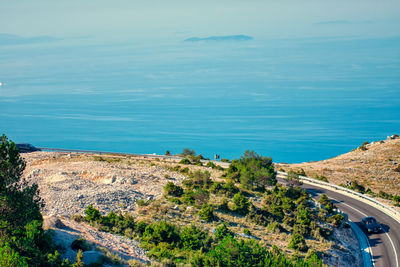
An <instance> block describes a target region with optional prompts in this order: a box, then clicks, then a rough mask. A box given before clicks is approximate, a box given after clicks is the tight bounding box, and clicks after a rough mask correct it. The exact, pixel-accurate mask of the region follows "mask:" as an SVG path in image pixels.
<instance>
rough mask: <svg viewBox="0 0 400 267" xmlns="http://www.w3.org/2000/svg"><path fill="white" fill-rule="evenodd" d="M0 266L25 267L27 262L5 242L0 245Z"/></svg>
mask: <svg viewBox="0 0 400 267" xmlns="http://www.w3.org/2000/svg"><path fill="white" fill-rule="evenodd" d="M0 266H15V267H25V266H26V267H27V266H28V263H27V262H26V259H25V258H24V257H21V256H20V255H19V253H18V252H16V251H15V250H13V249H12V248H11V247H10V244H8V243H6V244H4V245H3V246H1V247H0Z"/></svg>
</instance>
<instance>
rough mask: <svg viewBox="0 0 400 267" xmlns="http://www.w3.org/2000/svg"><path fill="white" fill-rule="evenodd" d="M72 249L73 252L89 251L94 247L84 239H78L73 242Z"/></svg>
mask: <svg viewBox="0 0 400 267" xmlns="http://www.w3.org/2000/svg"><path fill="white" fill-rule="evenodd" d="M71 248H72V249H73V250H82V251H88V250H90V249H91V248H92V246H91V245H90V244H89V243H88V242H87V241H86V240H85V239H84V238H78V239H75V240H74V241H72V243H71Z"/></svg>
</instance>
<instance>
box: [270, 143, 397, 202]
mask: <svg viewBox="0 0 400 267" xmlns="http://www.w3.org/2000/svg"><path fill="white" fill-rule="evenodd" d="M365 148H366V150H363V149H356V150H354V151H351V152H349V153H346V154H343V155H340V156H337V157H335V158H331V159H327V160H322V161H317V162H307V163H301V164H277V165H276V167H277V169H280V168H283V169H285V170H288V169H292V168H302V169H304V171H305V172H306V174H307V176H309V177H316V176H317V175H318V176H326V177H327V178H328V180H329V182H331V183H334V184H346V181H352V180H357V181H358V182H359V183H361V184H364V185H365V186H366V187H369V188H371V190H372V191H374V192H376V193H378V192H379V191H384V192H387V193H391V194H399V192H400V172H399V171H397V168H399V166H400V139H394V140H385V141H381V142H374V143H372V144H368V145H366V146H365Z"/></svg>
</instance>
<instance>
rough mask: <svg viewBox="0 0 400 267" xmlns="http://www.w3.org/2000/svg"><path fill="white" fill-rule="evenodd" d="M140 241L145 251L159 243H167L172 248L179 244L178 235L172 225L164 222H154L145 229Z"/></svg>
mask: <svg viewBox="0 0 400 267" xmlns="http://www.w3.org/2000/svg"><path fill="white" fill-rule="evenodd" d="M142 241H143V242H144V245H145V248H147V249H148V248H152V247H154V246H155V245H158V244H159V243H168V244H170V245H171V246H172V247H174V246H176V245H177V244H178V243H179V233H178V231H177V228H176V227H175V226H174V225H173V224H170V223H167V222H165V221H160V222H155V223H153V224H150V225H148V226H147V227H146V230H145V231H144V233H143V236H142Z"/></svg>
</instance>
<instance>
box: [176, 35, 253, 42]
mask: <svg viewBox="0 0 400 267" xmlns="http://www.w3.org/2000/svg"><path fill="white" fill-rule="evenodd" d="M253 39H254V38H253V37H251V36H247V35H243V34H241V35H225V36H209V37H204V38H200V37H191V38H188V39H185V40H184V42H208V41H211V42H225V41H251V40H253Z"/></svg>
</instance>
